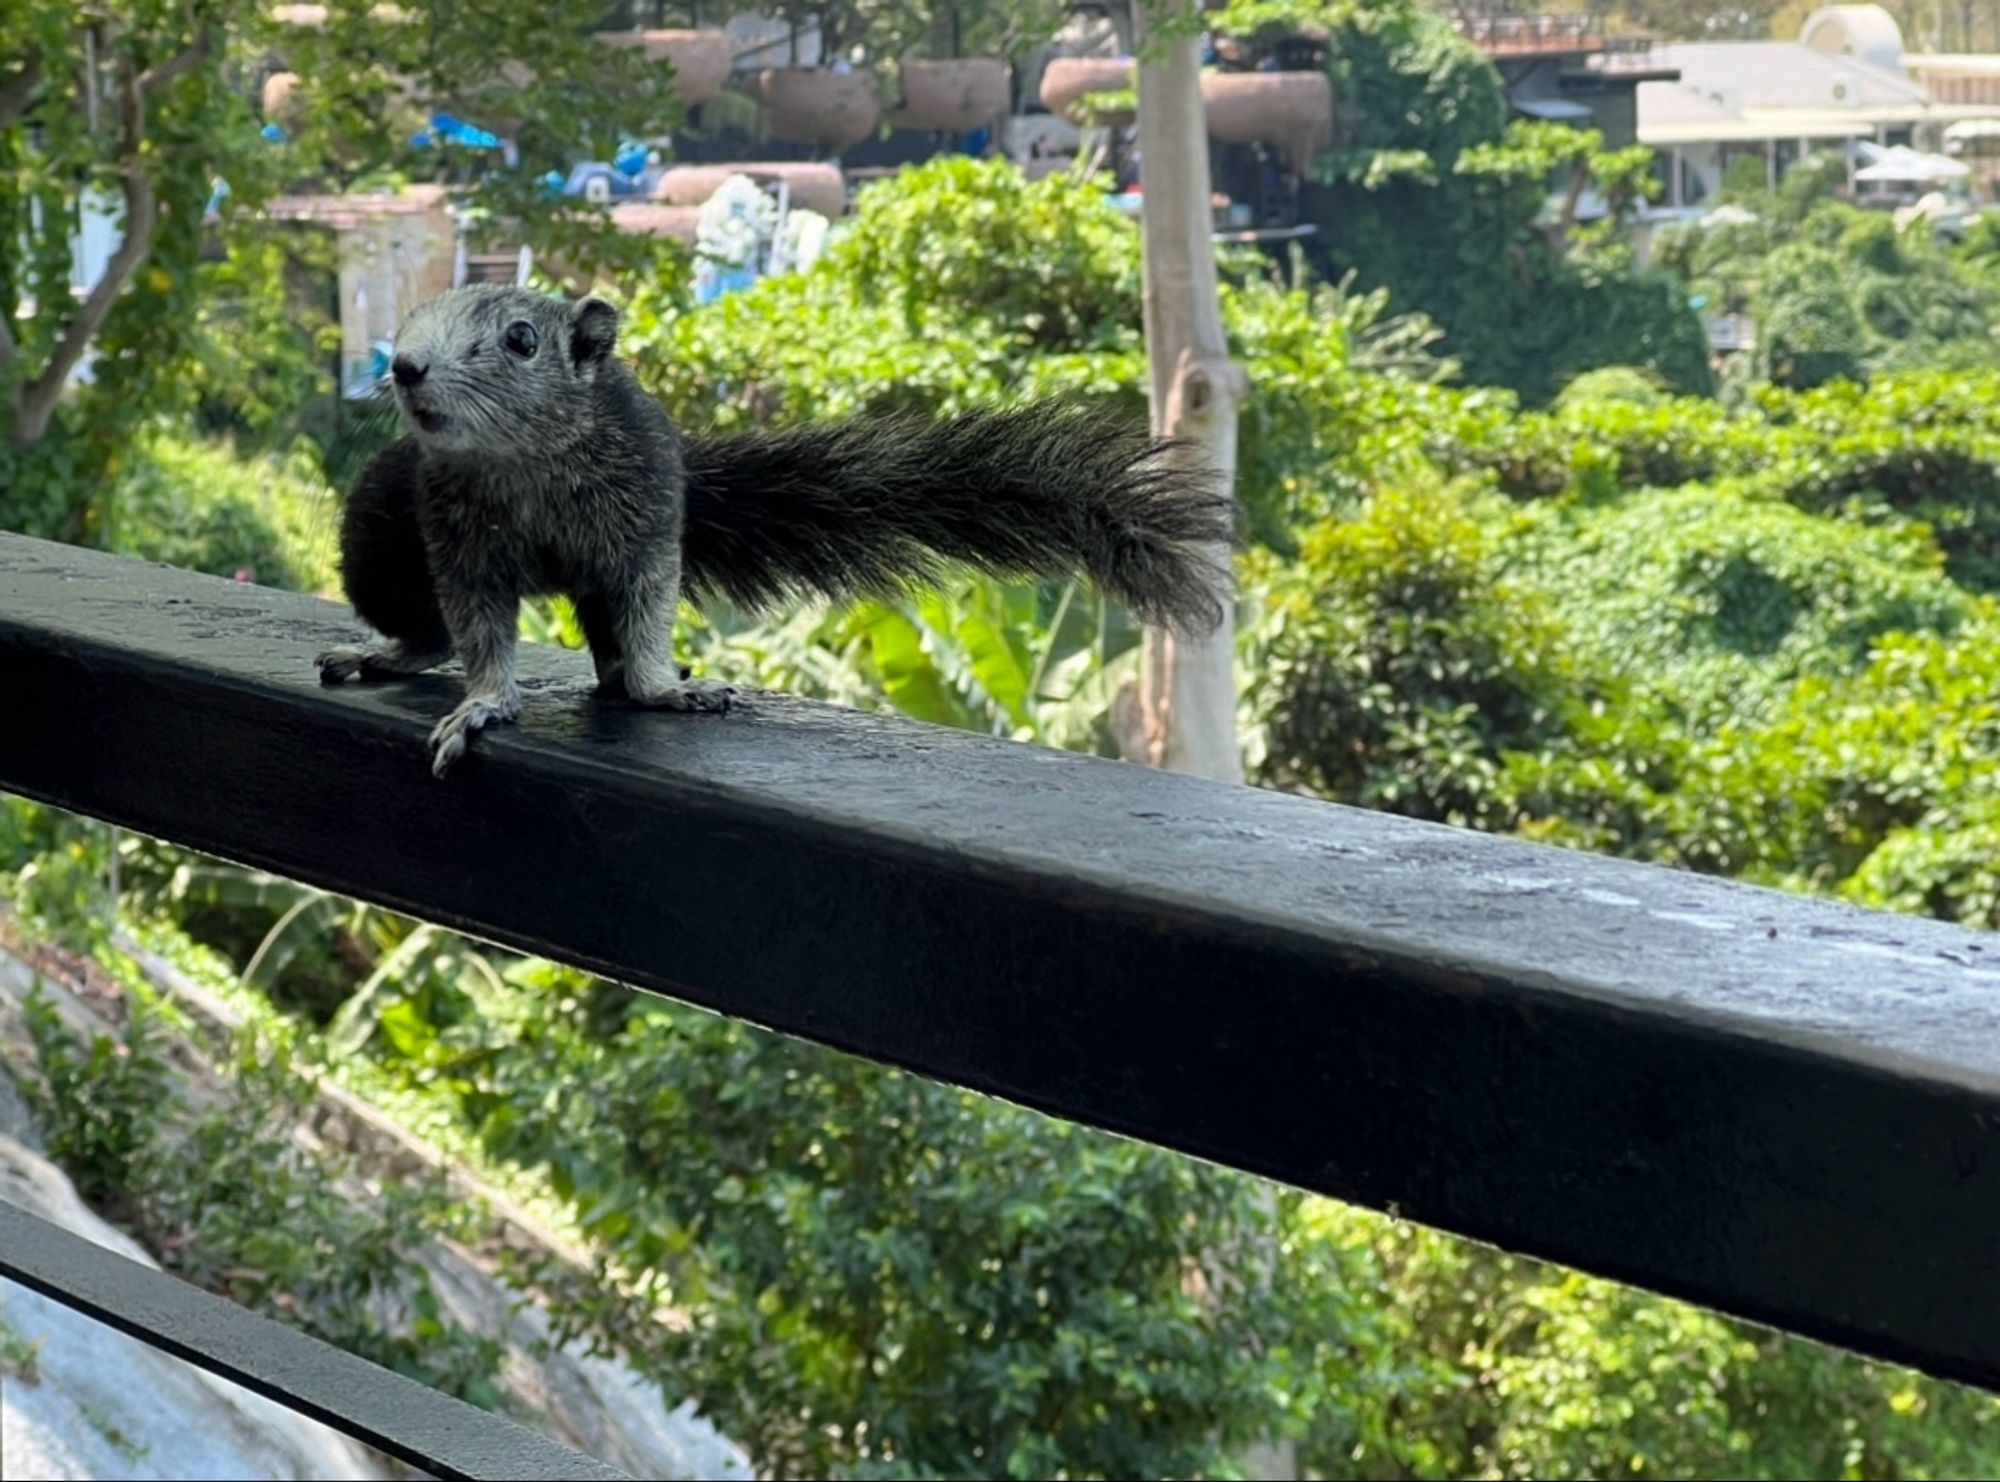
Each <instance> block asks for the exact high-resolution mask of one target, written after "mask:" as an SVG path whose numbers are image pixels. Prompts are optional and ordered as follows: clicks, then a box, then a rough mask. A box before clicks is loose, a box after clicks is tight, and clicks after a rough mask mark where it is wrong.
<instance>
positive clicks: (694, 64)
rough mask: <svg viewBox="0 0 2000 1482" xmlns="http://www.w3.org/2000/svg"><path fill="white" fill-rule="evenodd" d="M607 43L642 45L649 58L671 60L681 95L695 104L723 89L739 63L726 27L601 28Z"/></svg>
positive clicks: (653, 60)
mask: <svg viewBox="0 0 2000 1482" xmlns="http://www.w3.org/2000/svg"><path fill="white" fill-rule="evenodd" d="M597 39H598V40H599V41H601V42H603V43H604V44H605V45H606V46H617V47H640V48H642V49H643V50H644V51H645V53H646V60H647V61H649V62H669V63H672V65H673V69H674V86H675V88H676V89H677V90H678V92H679V94H680V99H681V101H682V102H683V103H685V104H687V105H688V107H690V108H693V107H696V106H698V105H699V104H702V103H706V102H708V101H709V99H711V98H713V97H715V96H717V95H718V94H719V93H721V91H722V89H723V87H724V85H725V84H726V83H728V81H729V71H730V68H732V67H733V66H735V65H736V49H735V46H734V45H733V43H732V42H731V41H730V39H729V33H728V32H727V31H599V32H598V33H597Z"/></svg>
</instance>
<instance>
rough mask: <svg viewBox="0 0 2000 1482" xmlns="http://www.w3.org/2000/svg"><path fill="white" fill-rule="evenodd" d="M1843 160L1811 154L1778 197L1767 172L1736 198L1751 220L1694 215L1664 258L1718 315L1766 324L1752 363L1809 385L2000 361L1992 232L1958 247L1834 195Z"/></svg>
mask: <svg viewBox="0 0 2000 1482" xmlns="http://www.w3.org/2000/svg"><path fill="white" fill-rule="evenodd" d="M1843 174H1844V171H1843V169H1842V167H1841V162H1840V160H1839V158H1838V156H1832V157H1830V158H1827V159H1815V160H1811V161H1807V162H1804V163H1802V164H1800V165H1798V166H1796V167H1794V169H1793V170H1792V171H1791V172H1790V173H1789V174H1788V175H1787V176H1786V178H1785V180H1784V181H1783V183H1782V184H1781V185H1780V186H1779V188H1778V191H1777V192H1776V193H1775V194H1773V193H1770V192H1768V191H1767V190H1766V188H1765V185H1764V182H1763V180H1762V178H1761V176H1760V178H1759V179H1758V181H1757V182H1755V184H1754V188H1751V189H1747V190H1746V191H1745V192H1743V193H1742V194H1741V196H1740V202H1741V204H1742V205H1743V206H1744V207H1745V208H1746V209H1748V210H1749V211H1751V212H1752V213H1754V219H1752V220H1749V221H1737V222H1732V223H1729V224H1727V225H1721V226H1716V225H1712V224H1710V223H1709V222H1698V223H1695V224H1693V225H1690V226H1686V227H1682V228H1678V229H1676V230H1673V231H1670V232H1668V233H1666V234H1664V235H1663V237H1662V240H1661V242H1660V244H1659V249H1658V256H1659V260H1660V262H1661V264H1662V265H1663V266H1665V267H1667V268H1669V269H1671V270H1672V271H1673V272H1674V273H1676V274H1677V275H1678V276H1680V277H1681V278H1682V279H1683V280H1684V281H1685V282H1687V283H1688V284H1689V285H1690V287H1691V289H1692V291H1693V292H1694V293H1695V294H1696V295H1697V297H1699V298H1701V299H1702V300H1704V301H1705V302H1706V303H1707V304H1708V305H1709V307H1710V308H1711V309H1713V310H1714V311H1717V312H1735V313H1748V314H1750V315H1751V317H1752V319H1753V320H1754V322H1755V324H1756V327H1757V338H1758V343H1757V349H1756V352H1755V357H1754V361H1753V362H1752V364H1751V365H1750V367H1749V369H1750V371H1751V373H1752V374H1753V375H1754V376H1755V377H1756V378H1757V379H1760V380H1768V381H1773V382H1776V383H1778V384H1780V385H1783V386H1788V387H1792V388H1796V389H1805V388H1810V387H1814V386H1819V385H1823V384H1826V383H1827V382H1830V381H1834V380H1839V379H1850V380H1867V379H1868V378H1869V377H1871V376H1874V375H1878V374H1881V373H1883V372H1887V371H1897V370H1905V369H1910V370H1939V369H1945V368H1954V369H1978V370H1990V369H1993V368H1995V367H2000V343H1996V341H1995V339H1994V337H1993V335H1992V334H1991V333H1990V332H1989V326H1990V325H1991V324H1992V323H1993V321H1994V319H1995V317H1996V315H2000V262H1996V260H1995V258H1994V256H1993V254H1992V253H1991V251H1990V250H1989V248H1988V246H1987V245H1986V244H1987V243H1989V242H1990V240H1991V237H1990V233H1986V232H1983V231H1982V230H1981V229H1979V228H1977V227H1975V228H1974V230H1973V231H1972V232H1971V233H1970V234H1969V235H1968V237H1967V238H1966V240H1965V241H1964V242H1963V243H1961V244H1958V245H1954V244H1952V243H1950V242H1947V241H1944V240H1941V239H1940V238H1938V236H1937V235H1936V234H1935V233H1934V232H1933V231H1932V230H1931V229H1930V228H1929V227H1928V226H1925V225H1923V224H1921V223H1915V224H1912V225H1911V226H1909V227H1907V228H1903V229H1898V227H1897V226H1896V223H1895V220H1894V219H1893V217H1891V216H1890V215H1889V214H1887V213H1885V212H1881V211H1875V210H1864V209H1859V208H1856V207H1854V206H1851V205H1848V204H1846V203H1844V202H1842V201H1839V200H1837V199H1834V198H1833V197H1832V195H1831V192H1832V190H1833V188H1834V187H1835V185H1836V184H1837V183H1838V182H1839V181H1840V180H1841V179H1842V177H1843Z"/></svg>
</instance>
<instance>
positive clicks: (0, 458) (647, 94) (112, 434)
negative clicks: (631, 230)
mask: <svg viewBox="0 0 2000 1482" xmlns="http://www.w3.org/2000/svg"><path fill="white" fill-rule="evenodd" d="M599 8H600V7H599V6H598V5H597V4H596V3H595V0H551V3H548V4H544V5H540V6H535V7H517V6H488V5H479V4H472V3H467V0H439V3H437V4H435V5H432V6H429V7H427V8H426V10H425V11H424V12H423V14H422V16H417V15H415V14H413V13H406V12H403V11H399V10H397V9H396V8H394V7H390V6H371V5H369V4H367V3H364V0H345V3H339V4H334V5H330V6H328V7H327V8H326V12H327V13H326V15H325V16H324V18H323V20H322V21H320V22H319V23H316V24H312V23H307V24H300V23H294V22H288V21H286V20H284V19H282V18H279V17H277V16H274V15H273V14H272V13H271V8H270V7H267V6H265V5H262V4H260V3H256V0H102V3H96V4H92V5H90V6H88V7H84V8H82V9H81V10H79V8H78V7H76V6H75V5H73V4H71V3H70V0H14V4H12V5H11V6H10V7H9V10H8V18H7V39H8V50H9V52H10V53H11V54H12V55H11V56H10V57H9V58H8V59H7V60H6V61H4V62H0V240H4V241H6V242H8V243H9V244H10V250H9V251H7V252H6V253H4V254H0V491H5V492H4V495H3V496H0V498H4V502H0V519H3V520H4V521H5V522H6V523H7V524H10V525H15V526H18V527H25V528H30V529H34V530H37V531H39V532H41V533H45V534H54V535H60V536H64V537H66V538H71V539H75V538H82V537H88V536H90V535H92V534H93V533H95V531H96V528H97V525H98V523H99V514H100V512H99V511H98V510H97V509H96V508H95V506H94V503H93V501H94V500H95V499H96V498H97V497H98V495H99V493H100V491H101V489H102V488H103V486H104V484H105V482H106V479H107V477H108V475H109V474H110V473H111V472H112V471H114V470H115V469H116V467H117V465H118V463H119V461H120V459H121V458H122V456H123V455H124V453H125V451H126V449H127V446H128V445H129V443H130V440H131V438H132V436H133V435H134V433H135V431H136V430H137V429H138V428H139V427H140V426H142V425H143V424H144V423H146V422H147V421H149V420H151V419H153V418H156V417H158V416H160V415H161V414H163V413H166V412H169V411H173V410H175V409H177V408H178V409H185V407H186V406H187V405H188V402H189V399H190V398H191V396H192V395H193V391H192V387H193V386H194V385H195V383H196V380H197V378H196V377H194V376H193V375H191V374H190V369H189V368H190V365H191V363H192V362H193V361H194V360H195V359H196V358H198V357H197V347H198V345H199V343H200V340H201V336H202V334H203V329H204V325H205V323H206V322H207V319H208V316H209V315H210V314H211V312H212V311H213V310H215V308H216V307H217V304H218V301H219V299H220V298H221V297H222V296H223V294H224V292H225V286H226V285H227V284H228V283H229V282H230V281H231V280H232V278H241V277H242V276H243V275H244V274H245V273H246V272H247V271H248V268H247V267H246V264H248V263H249V262H250V261H251V259H252V258H253V257H254V256H255V255H256V254H257V253H259V252H262V251H263V250H264V249H265V248H267V247H268V245H269V241H270V236H271V233H272V232H273V231H274V230H276V229H275V228H274V227H272V226H271V224H270V223H268V222H267V221H265V220H263V219H262V218H261V217H260V216H259V215H258V208H259V207H260V206H261V205H262V204H263V203H264V202H265V201H267V200H268V199H269V198H270V197H271V196H272V195H273V194H275V193H277V192H279V191H281V190H287V189H320V190H328V189H330V190H341V189H345V188H347V187H350V186H353V185H355V184H357V183H359V182H363V181H366V180H368V179H370V178H373V179H375V180H386V181H401V180H433V181H437V182H440V183H443V184H446V185H448V186H450V187H452V188H453V189H454V190H455V191H457V192H459V193H460V195H461V197H462V198H465V199H467V200H468V201H469V202H472V203H476V204H477V205H479V206H481V207H483V208H484V210H485V212H486V214H487V215H489V216H491V217H495V218H498V219H501V220H504V221H506V222H507V223H509V226H508V230H509V231H510V232H513V233H517V234H518V236H517V239H520V238H525V239H527V240H531V241H534V242H536V243H537V244H538V245H544V246H550V247H558V248H560V249H561V250H563V252H564V255H565V256H566V257H567V258H569V259H570V260H572V261H579V260H586V259H588V258H589V256H590V254H591V252H593V251H595V252H597V253H599V254H614V253H617V252H618V251H619V249H621V248H624V249H627V250H628V255H629V249H630V248H631V247H632V246H633V245H635V244H633V243H631V242H629V241H625V240H623V239H621V238H620V237H619V236H618V234H616V233H615V232H614V231H613V230H612V229H611V227H610V223H609V222H608V220H607V219H606V218H605V217H604V216H603V215H602V214H601V213H595V212H593V211H587V210H584V209H581V208H579V207H578V206H576V205H573V204H572V203H568V202H565V201H561V200H550V199H547V198H546V192H544V191H543V190H542V189H541V188H540V186H539V184H538V179H539V175H540V173H541V172H542V171H544V170H547V169H551V168H564V167H566V166H567V165H568V164H569V163H570V162H571V161H572V160H573V159H575V158H577V157H579V156H589V155H590V154H592V153H593V152H598V153H600V157H601V152H602V151H604V150H608V149H609V148H611V147H612V146H614V145H615V143H616V142H617V140H618V139H619V138H620V137H621V136H629V135H641V136H643V135H645V134H655V133H659V132H661V131H663V130H664V129H665V128H667V127H668V126H670V125H671V124H672V122H673V121H674V118H675V111H674V104H673V98H672V80H671V73H670V69H668V68H666V67H665V66H662V65H660V64H655V63H648V62H646V61H645V60H644V58H643V56H642V55H640V54H639V53H637V52H633V51H621V50H618V49H614V48H611V47H606V46H601V45H598V44H596V43H595V42H594V41H593V40H592V39H591V26H592V24H593V23H594V21H595V20H596V18H597V12H598V10H599ZM17 38H18V44H17ZM516 58H532V59H533V62H534V66H533V69H532V70H530V69H528V68H524V67H521V66H519V65H517V64H515V63H514V62H513V61H512V60H511V59H516ZM280 69H283V70H285V71H287V72H290V73H292V74H294V76H295V78H296V82H295V84H294V85H293V86H292V87H291V89H290V91H289V96H288V99H287V101H286V103H285V105H284V110H283V115H284V116H283V117H282V119H273V120H269V121H268V122H270V123H273V124H276V125H278V126H279V127H278V129H276V130H274V131H273V132H275V133H276V135H277V137H275V138H272V137H266V136H265V135H263V134H260V130H259V122H260V120H259V118H258V116H257V108H256V104H255V102H254V101H253V92H254V91H255V85H256V84H258V83H259V82H260V81H261V80H262V79H263V78H265V77H266V76H268V75H269V74H271V73H273V72H275V71H277V70H280ZM433 108H435V109H439V110H445V111H450V112H453V113H456V114H457V115H459V116H460V117H464V118H468V119H471V120H474V121H476V122H478V123H480V124H481V125H483V126H485V127H488V128H491V129H493V130H495V131H496V132H499V133H501V134H504V135H505V136H507V137H509V138H512V139H514V140H516V141H518V144H519V148H520V155H521V165H520V167H519V168H517V169H514V170H511V171H508V170H496V169H493V168H491V167H490V165H489V164H488V163H487V158H488V157H487V156H484V155H481V156H477V157H469V156H467V155H466V154H465V153H464V152H463V151H459V150H448V149H445V148H440V147H425V146H424V145H422V144H421V143H420V142H419V141H417V140H415V139H413V138H412V135H413V133H414V132H415V129H413V128H411V127H410V126H409V125H410V124H411V121H412V120H414V121H415V122H416V123H417V125H418V126H421V124H422V122H423V120H424V119H425V116H426V115H427V113H428V112H429V111H430V110H431V109H433ZM218 180H220V181H223V182H226V184H227V187H228V190H227V194H226V196H224V197H221V198H220V200H219V202H217V182H218ZM211 203H216V204H217V205H218V209H217V210H216V211H214V212H213V213H211V211H210V210H209V206H210V204H211ZM97 216H108V217H109V218H110V219H111V220H112V221H113V223H114V229H115V232H116V235H117V247H116V249H115V250H114V251H113V252H112V253H111V255H110V257H109V259H108V260H107V261H106V262H105V263H104V264H103V265H102V271H101V272H98V273H97V274H96V275H95V278H94V281H86V279H87V278H88V277H89V274H88V272H87V267H86V264H85V263H83V262H82V261H80V260H79V256H78V251H77V243H78V241H79V238H80V229H81V227H82V224H83V223H84V221H85V220H86V218H87V217H91V218H94V217H97ZM14 243H25V244H26V250H25V252H20V253H16V252H15V251H13V250H11V244H14ZM638 245H646V244H638ZM218 259H219V260H218ZM258 283H259V286H260V287H263V288H268V287H270V286H271V285H270V283H269V280H268V277H263V276H260V277H259V279H258ZM79 372H86V374H82V375H80V374H79Z"/></svg>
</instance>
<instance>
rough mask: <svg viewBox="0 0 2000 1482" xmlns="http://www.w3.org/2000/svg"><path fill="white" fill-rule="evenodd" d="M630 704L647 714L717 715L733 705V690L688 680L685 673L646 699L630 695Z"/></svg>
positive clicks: (712, 682)
mask: <svg viewBox="0 0 2000 1482" xmlns="http://www.w3.org/2000/svg"><path fill="white" fill-rule="evenodd" d="M630 699H631V702H632V703H633V704H634V705H638V706H641V707H643V708H644V709H647V710H679V711H684V712H685V711H704V712H707V713H709V714H714V715H720V714H722V713H723V712H725V711H727V710H729V709H731V708H733V707H734V706H735V704H736V701H737V693H736V686H735V685H733V684H723V683H722V682H721V681H719V680H714V679H691V678H689V677H688V676H687V671H686V670H683V671H681V678H680V679H679V680H678V681H676V682H675V683H673V684H670V685H668V686H667V687H666V688H664V689H662V690H659V691H657V692H655V693H653V694H650V695H636V694H635V695H632V696H630Z"/></svg>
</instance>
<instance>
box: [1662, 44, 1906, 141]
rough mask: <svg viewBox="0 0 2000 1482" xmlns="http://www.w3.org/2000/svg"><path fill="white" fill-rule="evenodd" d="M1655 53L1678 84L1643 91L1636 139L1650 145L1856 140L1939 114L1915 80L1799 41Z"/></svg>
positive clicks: (1703, 46) (1690, 47)
mask: <svg viewBox="0 0 2000 1482" xmlns="http://www.w3.org/2000/svg"><path fill="white" fill-rule="evenodd" d="M1660 50H1661V51H1662V53H1664V55H1665V57H1666V59H1667V60H1668V61H1669V62H1670V63H1671V64H1672V65H1673V66H1675V67H1677V68H1679V69H1680V74H1681V80H1680V81H1679V82H1646V83H1641V84H1640V85H1639V89H1638V94H1639V137H1640V138H1641V139H1642V140H1644V141H1645V142H1646V143H1648V144H1656V145H1657V144H1692V143H1697V142H1702V141H1726V142H1741V141H1748V140H1757V139H1841V138H1853V137H1856V136H1858V135H1862V134H1868V133H1872V132H1874V129H1875V126H1876V125H1877V124H1880V123H1897V122H1902V121H1906V120H1915V119H1919V118H1927V117H1932V116H1934V115H1935V108H1934V105H1932V103H1931V101H1930V94H1929V93H1928V92H1927V91H1926V90H1925V88H1924V87H1923V85H1922V84H1921V83H1918V82H1914V81H1912V80H1911V79H1910V78H1908V77H1905V76H1904V75H1902V74H1901V73H1900V72H1896V71H1893V70H1891V69H1889V68H1886V67H1881V66H1877V65H1875V64H1874V63H1872V62H1865V61H1862V60H1860V59H1859V58H1857V57H1853V56H1846V55H1832V54H1829V53H1827V52H1823V51H1818V50H1815V49H1814V48H1813V47H1810V46H1807V45H1805V44H1803V43H1802V42H1797V41H1709V42H1692V43H1683V44H1679V45H1672V46H1665V47H1662V48H1661V49H1660Z"/></svg>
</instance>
